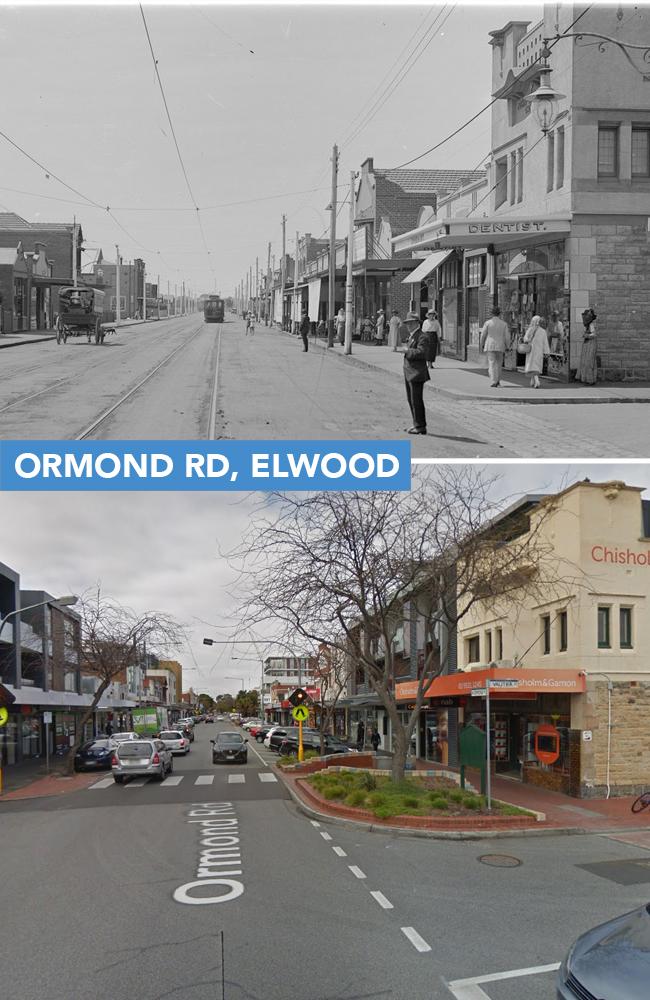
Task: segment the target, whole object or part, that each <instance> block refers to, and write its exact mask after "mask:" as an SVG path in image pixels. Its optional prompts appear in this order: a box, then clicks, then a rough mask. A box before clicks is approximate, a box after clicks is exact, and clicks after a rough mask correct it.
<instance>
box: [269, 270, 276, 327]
mask: <svg viewBox="0 0 650 1000" xmlns="http://www.w3.org/2000/svg"><path fill="white" fill-rule="evenodd" d="M271 284H272V285H273V288H272V289H271V295H270V303H271V305H270V309H269V312H270V314H271V315H270V316H269V322H270V324H271V326H273V323H274V322H275V254H273V263H272V264H271Z"/></svg>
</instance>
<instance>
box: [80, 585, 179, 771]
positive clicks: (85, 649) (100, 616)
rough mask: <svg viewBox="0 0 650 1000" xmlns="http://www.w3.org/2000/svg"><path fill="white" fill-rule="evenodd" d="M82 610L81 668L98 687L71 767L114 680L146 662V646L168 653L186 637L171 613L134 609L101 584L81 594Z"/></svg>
mask: <svg viewBox="0 0 650 1000" xmlns="http://www.w3.org/2000/svg"><path fill="white" fill-rule="evenodd" d="M78 611H79V614H80V617H81V637H80V659H81V672H82V674H85V675H86V676H91V677H94V678H95V679H96V681H97V687H96V690H95V693H94V695H93V698H92V701H91V703H90V705H89V707H88V708H87V709H86V711H85V712H84V714H83V715H82V717H81V719H80V722H79V725H78V726H77V729H76V736H75V741H74V744H73V746H72V747H71V749H70V753H69V756H68V767H69V770H70V771H72V770H73V768H74V755H75V753H76V751H77V749H78V748H79V746H80V745H81V743H82V741H83V738H84V729H85V726H86V723H87V722H88V721H89V719H91V718H92V717H93V714H94V712H95V711H96V709H97V706H98V705H99V702H100V701H101V698H102V695H103V694H104V693H105V691H106V690H107V689H108V688H109V687H110V686H111V684H113V683H115V682H118V681H120V682H122V683H126V682H127V676H128V674H127V672H128V669H129V668H130V667H134V666H137V665H138V664H139V663H142V662H143V659H144V651H145V650H146V648H149V649H152V648H153V649H156V650H157V651H158V652H160V653H166V652H168V651H170V650H173V649H177V648H178V647H179V646H180V645H181V643H182V641H183V639H184V633H183V629H182V627H181V626H180V625H179V624H178V622H176V621H175V620H174V619H173V618H172V617H171V616H169V615H167V614H164V613H162V612H159V611H145V612H141V613H137V612H135V611H132V610H131V609H130V608H125V607H123V606H122V605H121V604H119V603H118V602H117V601H115V600H114V599H113V598H111V597H107V596H105V595H104V594H103V593H102V591H101V589H100V588H99V587H98V588H97V589H94V590H91V591H88V592H87V593H86V594H84V595H83V596H82V597H81V598H80V601H79V604H78Z"/></svg>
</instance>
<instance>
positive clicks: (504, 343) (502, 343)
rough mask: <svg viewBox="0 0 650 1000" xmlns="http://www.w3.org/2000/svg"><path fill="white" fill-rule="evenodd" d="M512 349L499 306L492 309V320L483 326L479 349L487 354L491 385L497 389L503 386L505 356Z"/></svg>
mask: <svg viewBox="0 0 650 1000" xmlns="http://www.w3.org/2000/svg"><path fill="white" fill-rule="evenodd" d="M509 347H510V330H509V329H508V324H507V323H504V321H503V320H502V319H501V310H500V309H499V307H498V306H494V307H493V309H492V318H491V319H489V320H488V321H487V323H484V324H483V328H482V330H481V340H480V344H479V348H480V350H481V351H485V353H486V354H487V362H488V375H489V376H490V385H491V386H492V388H493V389H494V388H496V387H497V386H499V385H501V369H502V368H503V355H504V354H505V352H506V351H507V350H508V348H509Z"/></svg>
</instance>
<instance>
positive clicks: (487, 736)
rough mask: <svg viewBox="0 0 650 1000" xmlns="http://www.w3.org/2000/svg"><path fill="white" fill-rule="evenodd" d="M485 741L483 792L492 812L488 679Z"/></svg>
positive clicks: (487, 687) (487, 686)
mask: <svg viewBox="0 0 650 1000" xmlns="http://www.w3.org/2000/svg"><path fill="white" fill-rule="evenodd" d="M485 740H486V743H487V749H486V751H485V754H486V757H487V775H486V779H485V792H486V799H487V811H488V812H491V811H492V775H491V773H490V678H489V677H488V678H487V679H486V681H485Z"/></svg>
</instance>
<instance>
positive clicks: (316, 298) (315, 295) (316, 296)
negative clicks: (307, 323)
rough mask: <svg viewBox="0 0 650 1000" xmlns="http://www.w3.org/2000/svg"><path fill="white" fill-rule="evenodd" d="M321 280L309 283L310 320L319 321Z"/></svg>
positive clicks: (317, 279)
mask: <svg viewBox="0 0 650 1000" xmlns="http://www.w3.org/2000/svg"><path fill="white" fill-rule="evenodd" d="M320 281H321V279H320V278H316V279H315V280H314V281H310V282H309V307H308V308H309V318H310V319H311V320H314V321H315V320H317V319H318V307H319V305H320Z"/></svg>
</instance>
